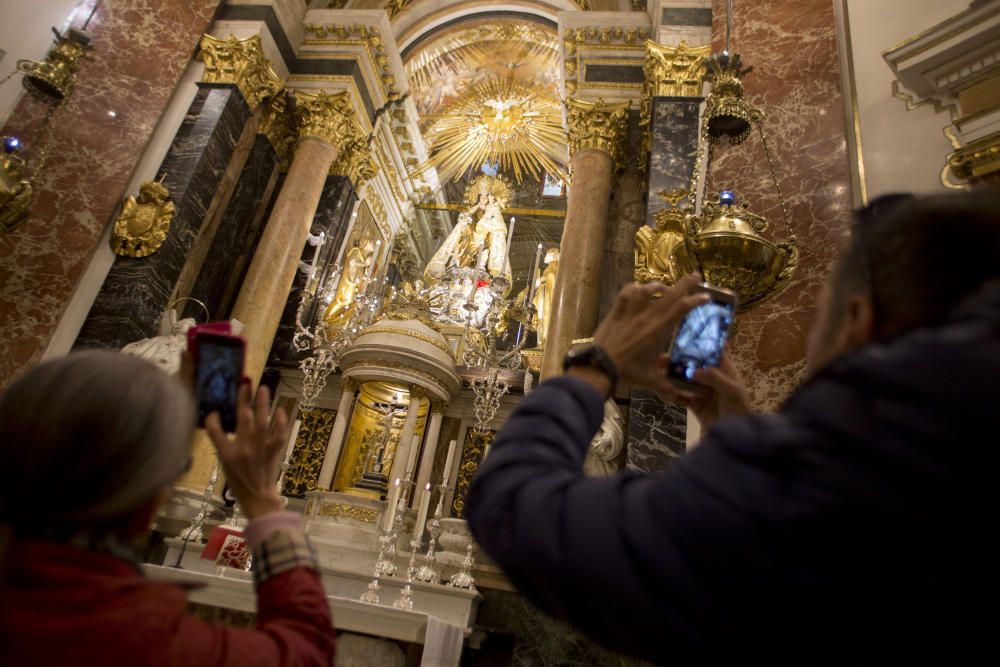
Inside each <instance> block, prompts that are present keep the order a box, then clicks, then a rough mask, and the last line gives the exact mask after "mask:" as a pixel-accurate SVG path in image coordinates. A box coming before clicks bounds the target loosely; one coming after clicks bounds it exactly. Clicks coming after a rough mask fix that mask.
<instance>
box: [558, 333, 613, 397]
mask: <svg viewBox="0 0 1000 667" xmlns="http://www.w3.org/2000/svg"><path fill="white" fill-rule="evenodd" d="M573 366H593V367H594V368H596V369H597V370H599V371H601V372H602V373H604V374H605V375H606V376H608V383H609V384H610V385H611V389H610V390H609V391H608V395H609V396H614V394H615V387H617V386H618V369H617V368H615V362H613V361H611V357H609V356H608V353H607V352H605V351H604V350H603V349H602V348H600V347H598V346H597V345H587V346H585V347H578V348H571V349H570V351H569V352H567V353H566V356H565V357H563V372H564V373H565V372H566V371H568V370H569V369H570V368H572V367H573Z"/></svg>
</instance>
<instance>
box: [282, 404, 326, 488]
mask: <svg viewBox="0 0 1000 667" xmlns="http://www.w3.org/2000/svg"><path fill="white" fill-rule="evenodd" d="M336 414H337V413H336V411H335V410H328V409H326V408H312V409H310V410H302V411H300V412H299V419H300V420H301V422H302V425H301V426H300V427H299V432H298V435H297V436H296V437H295V445H294V447H293V449H292V455H291V458H290V461H289V466H288V470H286V471H285V474H284V476H282V478H281V479H282V482H281V493H282V495H286V496H296V497H302V496H304V495H305V493H306V492H307V491H315V490H316V483H317V482H318V481H319V473H320V470H321V469H322V467H323V459H324V458H326V450H327V446H328V445H329V443H330V436H331V435H332V434H333V423H334V419H335V417H336Z"/></svg>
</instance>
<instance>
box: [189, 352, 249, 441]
mask: <svg viewBox="0 0 1000 667" xmlns="http://www.w3.org/2000/svg"><path fill="white" fill-rule="evenodd" d="M197 341H198V363H197V370H196V373H195V387H196V392H195V395H196V396H197V399H198V425H199V426H203V425H204V424H205V418H206V417H207V416H208V415H210V414H211V413H213V412H218V413H219V418H220V420H221V421H222V428H223V430H225V431H227V432H233V431H235V430H236V395H237V393H238V392H239V388H240V381H241V380H242V379H243V356H244V347H243V341H242V340H241V339H239V338H228V337H225V336H198V337H197Z"/></svg>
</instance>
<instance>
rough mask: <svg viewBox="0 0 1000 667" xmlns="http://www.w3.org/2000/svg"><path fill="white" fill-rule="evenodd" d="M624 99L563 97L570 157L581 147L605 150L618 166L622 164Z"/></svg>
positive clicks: (624, 133)
mask: <svg viewBox="0 0 1000 667" xmlns="http://www.w3.org/2000/svg"><path fill="white" fill-rule="evenodd" d="M628 107H629V103H628V102H617V103H613V104H609V103H607V102H604V101H603V100H599V101H597V102H586V101H584V100H578V99H575V98H572V97H571V98H568V99H567V100H566V119H567V122H568V125H569V153H570V159H572V156H573V155H576V153H577V152H579V151H581V150H597V151H602V152H604V153H607V154H608V155H610V156H611V159H612V160H614V162H615V165H616V166H618V167H619V168H621V167H623V166H624V163H623V158H624V153H625V135H626V132H627V130H628Z"/></svg>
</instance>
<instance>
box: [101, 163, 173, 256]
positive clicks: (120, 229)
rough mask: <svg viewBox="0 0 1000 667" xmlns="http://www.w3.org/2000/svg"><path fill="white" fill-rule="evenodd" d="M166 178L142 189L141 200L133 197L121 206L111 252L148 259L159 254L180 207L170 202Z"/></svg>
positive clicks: (113, 232)
mask: <svg viewBox="0 0 1000 667" xmlns="http://www.w3.org/2000/svg"><path fill="white" fill-rule="evenodd" d="M164 176H166V174H164ZM164 176H161V177H160V180H159V181H146V182H145V183H143V184H142V185H140V186H139V198H138V199H136V198H135V197H133V196H131V195H130V196H128V197H126V198H125V201H123V202H122V211H121V213H119V214H118V217H117V218H116V219H115V226H114V229H113V230H112V232H111V249H112V250H113V251H114V252H115V253H117V254H119V255H126V256H129V257H146V256H148V255H152V254H153V253H154V252H156V251H157V250H159V248H160V246H161V245H162V244H163V241H164V240H166V238H167V232H169V231H170V222H171V221H172V220H173V219H174V216H175V215H176V214H177V207H175V206H174V203H173V202H172V201H170V200H169V199H168V198H169V196H170V192H169V191H168V190H167V188H166V187H165V186H164V185H163V178H164Z"/></svg>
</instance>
